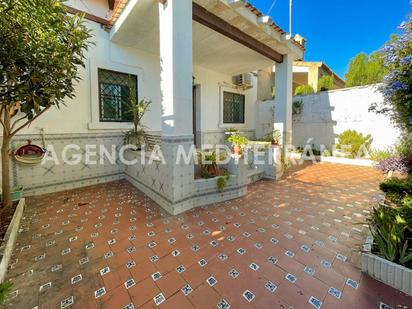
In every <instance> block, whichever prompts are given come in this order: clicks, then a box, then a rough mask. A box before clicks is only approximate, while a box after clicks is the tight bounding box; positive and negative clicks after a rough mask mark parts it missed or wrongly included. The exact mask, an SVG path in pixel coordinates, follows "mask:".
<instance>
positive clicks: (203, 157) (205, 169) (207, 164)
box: [197, 151, 225, 178]
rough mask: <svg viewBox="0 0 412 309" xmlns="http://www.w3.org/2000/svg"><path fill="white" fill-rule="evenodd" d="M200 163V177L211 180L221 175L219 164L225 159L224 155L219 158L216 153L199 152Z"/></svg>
mask: <svg viewBox="0 0 412 309" xmlns="http://www.w3.org/2000/svg"><path fill="white" fill-rule="evenodd" d="M197 155H198V160H199V162H200V166H201V167H200V175H201V176H202V178H211V177H215V176H219V175H220V174H221V171H220V168H219V162H221V161H223V160H224V159H225V156H224V154H220V156H219V157H218V156H217V154H216V152H215V151H204V152H201V151H199V152H198V153H197Z"/></svg>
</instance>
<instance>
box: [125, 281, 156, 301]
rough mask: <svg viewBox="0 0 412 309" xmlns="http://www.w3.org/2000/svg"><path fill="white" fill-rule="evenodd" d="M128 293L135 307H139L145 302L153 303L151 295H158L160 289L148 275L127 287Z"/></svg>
mask: <svg viewBox="0 0 412 309" xmlns="http://www.w3.org/2000/svg"><path fill="white" fill-rule="evenodd" d="M128 293H129V295H130V297H131V299H132V302H133V304H134V305H135V307H139V306H142V305H144V304H146V303H147V302H151V303H153V305H154V302H153V297H155V296H156V295H158V294H159V293H160V290H159V288H158V287H157V286H156V284H155V282H154V281H153V279H152V278H151V277H150V278H147V279H145V280H143V281H141V282H139V283H137V284H136V285H135V286H133V287H131V288H130V289H128Z"/></svg>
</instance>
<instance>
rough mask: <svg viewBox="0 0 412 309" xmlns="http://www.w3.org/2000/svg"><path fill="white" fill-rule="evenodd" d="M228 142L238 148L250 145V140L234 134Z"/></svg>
mask: <svg viewBox="0 0 412 309" xmlns="http://www.w3.org/2000/svg"><path fill="white" fill-rule="evenodd" d="M227 141H228V142H230V143H233V144H236V145H238V146H244V145H247V144H248V143H249V140H248V139H247V138H246V137H245V136H242V135H240V134H232V135H231V136H229V138H228V139H227Z"/></svg>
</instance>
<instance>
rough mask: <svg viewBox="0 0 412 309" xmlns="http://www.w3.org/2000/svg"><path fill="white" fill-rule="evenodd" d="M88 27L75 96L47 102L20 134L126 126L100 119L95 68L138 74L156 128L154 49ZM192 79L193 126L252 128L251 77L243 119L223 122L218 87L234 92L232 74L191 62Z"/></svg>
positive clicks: (157, 91) (157, 73)
mask: <svg viewBox="0 0 412 309" xmlns="http://www.w3.org/2000/svg"><path fill="white" fill-rule="evenodd" d="M87 24H88V26H89V27H90V28H91V29H92V31H93V32H92V33H93V39H92V40H93V41H94V42H95V45H94V46H91V47H90V48H89V50H88V52H87V54H86V59H87V60H86V68H85V69H83V68H80V75H81V78H82V80H81V81H80V82H79V84H78V85H77V86H76V96H75V98H74V99H72V100H70V99H67V100H65V103H66V105H65V106H64V105H62V106H61V107H60V110H58V109H57V108H52V109H51V110H50V111H49V112H47V113H46V114H44V115H43V116H41V117H40V118H39V119H38V120H36V121H35V122H34V123H33V124H32V125H31V126H30V127H28V128H26V129H24V130H22V131H21V132H20V134H39V129H40V128H44V131H45V134H64V133H70V134H73V133H93V132H95V133H99V132H100V133H101V132H115V131H117V132H119V131H126V130H128V129H129V128H131V124H127V123H99V104H98V97H99V93H98V81H97V68H105V69H110V70H114V71H119V72H125V73H133V74H137V75H138V96H139V99H140V98H143V97H145V98H147V99H150V100H152V102H153V103H152V106H151V109H150V111H148V112H147V114H146V115H145V117H144V118H143V123H144V125H145V126H147V127H148V129H149V130H150V131H156V132H160V131H161V104H160V100H161V91H160V64H159V62H160V61H159V55H156V54H151V53H148V52H144V51H141V50H138V49H135V48H130V47H126V46H122V45H118V44H115V43H112V42H110V41H109V34H108V33H107V32H106V31H104V30H103V29H102V28H101V27H100V25H98V24H97V23H94V22H87ZM193 75H194V76H195V84H197V85H200V102H198V104H199V106H200V108H199V109H198V130H201V131H205V132H207V131H210V132H216V131H223V130H224V128H225V127H239V129H242V130H249V129H250V130H251V129H254V126H255V119H256V116H255V109H256V108H255V103H256V95H257V94H256V78H255V77H253V78H252V80H253V83H254V87H253V88H252V89H249V90H245V91H240V92H241V93H243V94H245V96H246V102H245V124H241V125H228V124H222V113H223V111H222V100H221V96H222V91H223V90H227V91H232V92H238V91H239V90H237V89H234V88H231V86H230V84H231V82H232V76H230V75H225V74H221V73H217V72H215V71H211V70H208V69H206V68H202V67H198V66H194V72H193Z"/></svg>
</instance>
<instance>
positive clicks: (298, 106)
mask: <svg viewBox="0 0 412 309" xmlns="http://www.w3.org/2000/svg"><path fill="white" fill-rule="evenodd" d="M302 110H303V101H302V100H296V101H293V103H292V115H293V116H299V115H300V114H302Z"/></svg>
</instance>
